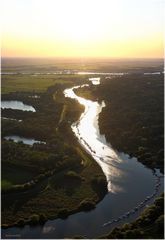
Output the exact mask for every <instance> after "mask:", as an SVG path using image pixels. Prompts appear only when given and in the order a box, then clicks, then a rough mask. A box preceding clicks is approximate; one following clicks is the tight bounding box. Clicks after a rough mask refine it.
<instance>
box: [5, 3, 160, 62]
mask: <svg viewBox="0 0 165 240" xmlns="http://www.w3.org/2000/svg"><path fill="white" fill-rule="evenodd" d="M162 9H163V1H162V0H145V1H143V0H139V1H135V0H35V1H33V0H28V1H21V0H12V1H10V0H3V12H2V15H3V16H2V20H3V21H2V27H3V31H2V56H3V57H124V58H125V57H140V58H143V57H146V58H161V57H163V13H162Z"/></svg>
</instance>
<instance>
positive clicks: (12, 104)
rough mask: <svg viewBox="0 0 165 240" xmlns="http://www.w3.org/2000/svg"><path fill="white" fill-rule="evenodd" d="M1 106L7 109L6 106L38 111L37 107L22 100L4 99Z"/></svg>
mask: <svg viewBox="0 0 165 240" xmlns="http://www.w3.org/2000/svg"><path fill="white" fill-rule="evenodd" d="M1 108H2V109H5V108H11V109H15V110H22V111H31V112H36V110H35V108H34V107H32V106H30V105H27V104H24V103H23V102H21V101H15V100H14V101H13V100H11V101H2V102H1Z"/></svg>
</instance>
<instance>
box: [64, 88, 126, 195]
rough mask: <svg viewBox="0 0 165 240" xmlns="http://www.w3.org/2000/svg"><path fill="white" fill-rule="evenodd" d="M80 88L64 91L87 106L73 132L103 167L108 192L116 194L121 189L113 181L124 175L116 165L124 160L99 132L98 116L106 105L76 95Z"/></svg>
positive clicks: (74, 125) (66, 94)
mask: <svg viewBox="0 0 165 240" xmlns="http://www.w3.org/2000/svg"><path fill="white" fill-rule="evenodd" d="M83 86H87V85H83ZM78 87H79V86H78ZM78 87H73V88H72V89H66V90H65V91H64V94H65V97H69V98H73V99H76V100H77V101H78V102H79V103H80V104H83V105H84V106H85V111H84V113H83V114H82V115H81V117H80V120H79V121H77V122H76V123H74V124H73V125H72V130H73V132H74V133H75V134H76V136H77V138H78V139H79V142H80V143H81V144H82V145H83V146H84V148H85V149H86V150H87V151H88V152H90V154H91V155H92V156H93V158H94V159H95V160H96V161H97V163H98V164H99V165H100V166H101V168H102V170H103V172H104V174H105V176H106V178H107V182H108V190H109V191H111V192H116V191H117V189H116V188H119V187H117V186H116V185H115V184H112V180H113V178H116V176H117V175H119V176H121V175H122V173H121V171H120V170H119V169H117V168H116V164H117V165H118V164H119V163H121V161H122V159H121V158H120V156H119V155H118V154H117V153H116V152H115V151H114V150H113V149H112V148H111V146H110V145H109V144H107V142H106V139H105V136H104V135H100V132H99V127H98V115H99V113H100V112H101V110H102V108H103V107H104V106H105V103H104V102H102V103H101V104H99V103H98V102H93V101H90V100H86V99H84V98H82V97H78V96H77V95H76V94H75V93H74V89H76V88H78Z"/></svg>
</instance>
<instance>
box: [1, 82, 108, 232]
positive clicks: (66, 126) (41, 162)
mask: <svg viewBox="0 0 165 240" xmlns="http://www.w3.org/2000/svg"><path fill="white" fill-rule="evenodd" d="M75 79H76V78H74V81H76V83H77V84H79V82H80V81H81V83H82V82H83V79H81V78H79V79H77V80H75ZM70 81H71V80H70ZM74 81H73V82H72V83H70V82H68V83H67V84H66V83H65V84H64V83H63V84H55V85H53V86H50V87H49V88H48V89H47V91H45V92H38V93H37V95H38V96H40V98H32V97H29V96H33V95H35V94H36V93H35V92H19V91H17V92H12V93H7V94H3V95H2V100H20V101H23V102H24V103H26V104H29V105H32V106H33V107H34V108H35V109H36V112H25V111H19V110H12V109H4V110H2V117H6V118H14V119H18V120H19V119H22V122H19V121H16V120H15V121H13V120H10V119H2V226H3V227H8V226H11V225H18V226H23V225H25V224H30V225H35V224H42V223H44V222H45V221H46V220H47V219H54V218H57V217H61V218H66V217H67V216H68V215H70V214H71V213H74V212H77V211H87V210H90V209H92V208H94V207H95V205H96V203H97V202H98V201H99V200H100V199H101V198H103V197H104V195H105V194H106V192H107V190H106V188H104V190H103V189H102V185H101V184H100V182H99V180H98V183H97V180H96V182H95V184H94V185H95V187H93V178H92V176H93V172H95V174H96V175H95V178H96V179H100V178H101V179H102V184H103V183H104V186H106V180H105V177H104V175H103V173H102V171H101V169H100V167H99V166H98V165H97V164H96V163H95V162H94V161H93V160H92V158H91V157H90V156H89V155H88V154H87V153H86V152H85V151H84V150H83V149H82V148H81V146H80V145H79V144H78V142H77V140H76V138H75V137H74V135H73V133H72V130H71V128H70V125H71V124H72V123H73V122H74V121H76V120H77V119H78V118H79V116H80V114H81V113H82V112H83V110H84V108H83V106H81V105H79V104H78V103H77V102H76V101H74V100H72V99H69V98H68V99H66V98H65V97H64V95H63V90H64V89H65V88H67V87H71V86H73V84H75V82H74ZM6 135H18V136H22V137H27V138H35V139H36V140H41V141H44V142H46V144H42V143H35V144H33V145H32V146H30V145H26V144H24V143H23V142H18V143H15V142H13V141H12V140H5V139H4V137H5V136H6ZM82 163H85V164H82Z"/></svg>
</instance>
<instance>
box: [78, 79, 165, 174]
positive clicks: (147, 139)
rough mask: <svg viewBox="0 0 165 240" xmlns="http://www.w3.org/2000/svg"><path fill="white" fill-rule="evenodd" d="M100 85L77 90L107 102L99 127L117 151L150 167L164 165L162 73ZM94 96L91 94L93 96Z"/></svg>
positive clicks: (104, 82) (111, 80)
mask: <svg viewBox="0 0 165 240" xmlns="http://www.w3.org/2000/svg"><path fill="white" fill-rule="evenodd" d="M101 82H102V83H101V85H99V86H98V87H97V86H91V87H90V93H89V89H87V88H84V90H83V89H80V90H79V89H78V90H77V93H78V92H79V93H80V94H81V95H87V94H88V96H90V98H92V99H93V100H95V99H97V98H98V99H99V100H105V103H106V107H105V108H103V110H102V112H101V114H100V115H99V126H100V130H101V132H102V133H103V134H105V136H106V138H107V140H108V141H109V142H110V143H111V144H112V146H113V147H114V148H116V149H117V150H119V151H123V152H125V153H128V154H130V155H132V156H135V157H137V158H138V160H139V161H141V162H143V164H145V165H147V166H149V167H151V168H159V169H160V170H161V171H163V168H164V167H163V166H164V133H163V132H164V93H163V89H164V82H163V74H162V75H158V76H157V75H155V76H151V75H150V76H144V75H128V76H123V77H115V78H111V79H102V81H101ZM91 93H92V94H91Z"/></svg>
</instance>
